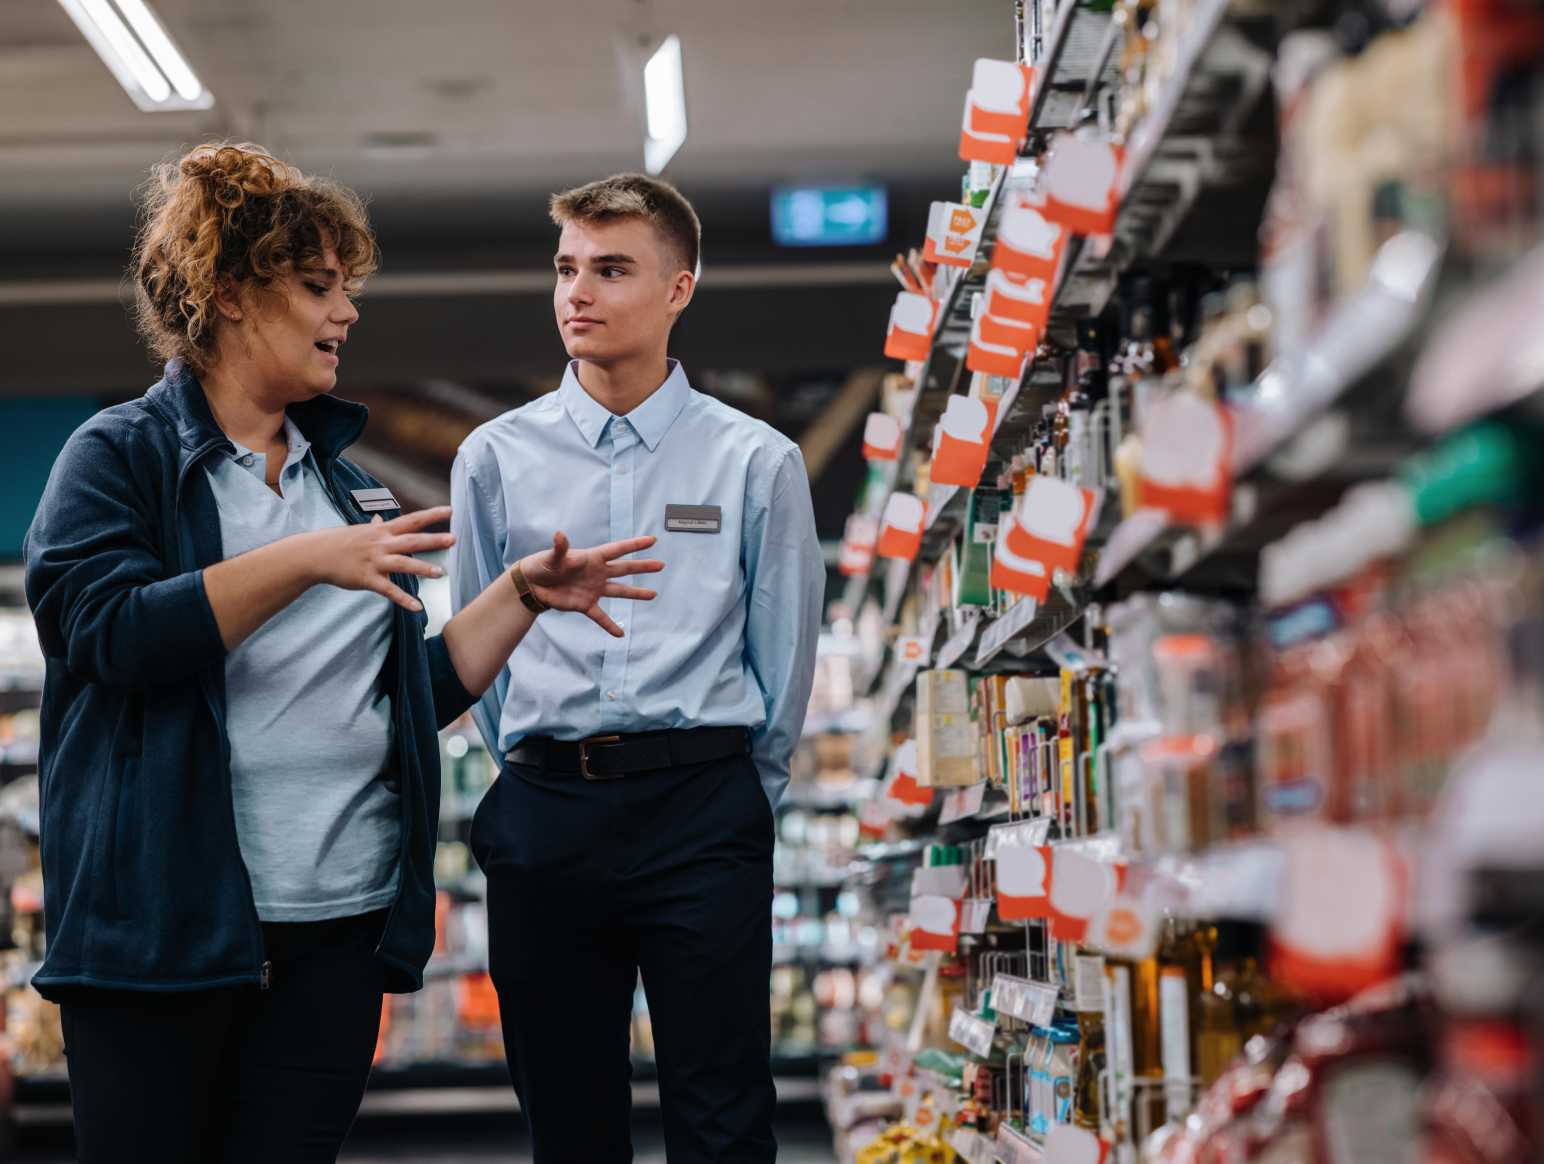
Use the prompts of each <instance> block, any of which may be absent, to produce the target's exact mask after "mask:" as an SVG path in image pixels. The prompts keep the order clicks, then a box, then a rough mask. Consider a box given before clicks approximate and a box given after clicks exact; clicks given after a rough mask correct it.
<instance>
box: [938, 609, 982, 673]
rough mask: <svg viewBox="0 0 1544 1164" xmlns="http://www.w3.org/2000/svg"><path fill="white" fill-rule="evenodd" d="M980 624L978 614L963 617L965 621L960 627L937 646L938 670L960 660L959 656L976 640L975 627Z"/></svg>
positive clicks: (944, 668) (946, 668)
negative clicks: (941, 644) (942, 643)
mask: <svg viewBox="0 0 1544 1164" xmlns="http://www.w3.org/2000/svg"><path fill="white" fill-rule="evenodd" d="M980 625H981V617H980V615H977V614H969V615H967V616H966V617H965V621H964V622H962V623H961V624H960V629H959V630H957V631H955V632H954V633H953V634H952V635H950V636H949V637H948V639H947V640H945V642H944V645H943V646H942V647H940V648H939V651H938V667H939V670H948V669H949V668H950V667H952V666H954V665H955V664H956V663H958V662H959V661H960V658H961V657H962V656H963V655H964V654H965V652H966V651H967V650H969V649H970V644H971V643H973V642H975V641H976V628H977V627H979V626H980Z"/></svg>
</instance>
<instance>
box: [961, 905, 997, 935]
mask: <svg viewBox="0 0 1544 1164" xmlns="http://www.w3.org/2000/svg"><path fill="white" fill-rule="evenodd" d="M991 918H992V899H991V898H990V897H967V898H966V899H965V901H964V904H963V905H962V906H961V907H960V933H962V934H984V933H986V924H987V922H988V921H990V920H991Z"/></svg>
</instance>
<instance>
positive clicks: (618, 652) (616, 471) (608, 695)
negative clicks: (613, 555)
mask: <svg viewBox="0 0 1544 1164" xmlns="http://www.w3.org/2000/svg"><path fill="white" fill-rule="evenodd" d="M637 444H638V437H637V435H636V434H635V433H633V431H632V430H631V428H630V427H629V426H628V425H627V424H626V422H625V421H619V420H615V421H612V422H611V474H610V477H611V481H610V487H611V528H610V536H609V538H608V539H607V540H609V541H619V540H621V539H622V538H626V537H631V536H632V529H633V477H634V476H635V474H633V473H631V472H629V471H628V470H629V468H630V467H631V466H630V464H629V462H631V460H632V458H633V450H634V449H635V448H636V447H637ZM622 605H623V604H622V601H621V600H620V599H615V598H605V599H602V600H601V609H602V610H604V611H605V612H606V613H607V614H609V615H611V617H612V619H613V620H615V621H616V622H618V623H620V622H621V621H622V611H621V609H620V608H621V606H622ZM626 671H627V640H626V639H625V638H623V639H612V638H608V639H607V642H606V655H605V663H604V666H603V672H604V675H603V679H604V682H603V683H602V685H601V689H602V692H603V695H602V705H603V707H602V712H601V714H602V716H603V717H606V716H608V715H609V713H608V712H607V711H606V710H605V707H604V705H606V704H615V703H616V702H617V701H618V699H619V698H620V695H621V692H622V684H623V680H624V678H625V677H626Z"/></svg>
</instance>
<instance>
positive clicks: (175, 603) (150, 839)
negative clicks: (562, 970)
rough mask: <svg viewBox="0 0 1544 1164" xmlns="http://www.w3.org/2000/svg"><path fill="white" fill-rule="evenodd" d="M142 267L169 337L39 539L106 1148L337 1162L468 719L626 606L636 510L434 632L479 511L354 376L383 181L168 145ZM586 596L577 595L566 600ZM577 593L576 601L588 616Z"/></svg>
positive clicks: (533, 564)
mask: <svg viewBox="0 0 1544 1164" xmlns="http://www.w3.org/2000/svg"><path fill="white" fill-rule="evenodd" d="M148 189H149V192H148V194H147V196H146V199H145V205H144V220H143V225H142V229H141V232H140V237H139V239H138V242H137V246H136V248H135V254H134V260H133V276H134V282H135V291H136V295H137V318H138V323H139V327H140V330H141V332H142V333H143V335H144V337H145V338H146V340H147V342H148V343H149V345H150V347H151V348H152V349H153V350H154V351H155V352H156V353H157V354H158V355H159V356H161V357H163V358H165V359H166V360H167V363H166V367H165V375H164V376H163V378H162V379H161V380H160V381H159V382H158V383H157V384H155V385H154V386H153V387H152V388H151V389H150V390H149V391H148V392H146V393H145V395H144V396H142V397H140V398H139V399H137V400H134V401H131V402H130V403H128V404H124V405H120V406H118V407H115V408H110V409H107V410H105V411H103V412H101V413H99V414H98V415H97V416H95V417H93V418H92V419H91V420H90V421H88V422H87V423H86V424H84V425H83V426H82V427H81V428H80V429H79V430H78V431H76V433H75V434H74V435H73V436H72V437H71V438H70V440H69V441H68V443H67V444H66V445H65V448H64V450H63V451H62V452H61V453H60V455H59V458H58V461H57V462H56V464H55V466H54V470H53V473H52V475H51V476H50V479H49V483H48V487H47V489H46V491H45V493H44V496H43V499H42V501H41V503H40V504H39V506H38V511H37V514H36V516H35V518H34V520H33V523H32V527H31V529H30V530H29V532H28V535H27V540H26V567H27V578H26V586H27V596H28V600H29V602H30V604H31V606H32V610H33V615H34V618H35V619H36V622H37V627H38V633H39V636H40V638H41V640H42V644H43V650H44V654H45V656H46V658H47V677H46V681H45V690H44V697H43V712H42V715H43V728H42V748H41V755H40V764H39V769H40V780H41V786H42V838H43V841H42V844H43V850H42V851H43V872H44V881H45V901H46V914H47V937H48V952H47V958H46V960H45V961H44V963H43V966H42V968H41V969H40V970H39V972H38V974H37V976H36V978H35V979H34V985H35V986H36V987H37V989H38V990H39V991H41V992H42V993H43V994H44V995H46V996H47V997H49V998H52V999H55V1000H57V1001H59V1002H60V1004H61V1006H62V1014H63V1021H64V1031H65V1041H66V1046H67V1050H68V1057H69V1074H70V1089H71V1100H72V1103H73V1105H74V1112H75V1129H76V1138H77V1147H78V1151H79V1158H80V1160H81V1161H82V1162H83V1164H102V1162H105V1161H113V1162H114V1164H122V1162H126V1161H141V1160H142V1161H155V1162H156V1164H176V1162H182V1161H185V1162H187V1164H195V1162H196V1164H209V1162H211V1161H223V1162H234V1161H249V1160H250V1161H258V1160H262V1161H285V1162H291V1161H331V1160H335V1159H336V1157H337V1153H338V1151H339V1148H340V1147H341V1145H342V1143H343V1140H344V1137H345V1136H346V1135H347V1132H348V1129H349V1126H350V1125H351V1123H352V1121H353V1118H354V1115H355V1113H356V1112H357V1110H358V1106H359V1101H360V1098H361V1096H362V1095H363V1092H364V1086H365V1081H366V1078H367V1076H368V1074H369V1069H370V1063H371V1059H372V1057H373V1052H374V1048H375V1044H376V1039H377V1034H378V1029H379V1022H380V1014H381V1000H382V994H383V992H389V991H395V992H401V991H411V990H416V989H418V988H419V987H420V986H421V985H422V980H423V968H424V964H425V962H426V961H427V960H428V957H429V953H430V950H431V949H432V947H433V945H434V876H433V860H434V844H435V834H436V831H437V829H436V825H437V821H438V816H439V753H438V745H437V740H436V732H437V730H438V729H439V728H440V727H442V726H443V725H445V724H446V723H448V722H449V721H450V720H452V719H454V718H455V717H456V716H458V715H460V714H461V713H462V712H463V711H464V710H466V708H467V707H468V706H470V704H471V703H472V701H473V700H474V698H476V697H477V696H478V695H480V694H481V693H482V692H483V691H484V690H485V689H486V688H487V687H488V685H489V683H490V682H491V681H492V679H493V677H494V675H495V673H496V672H497V671H498V670H499V669H500V668H501V667H502V666H503V665H504V663H505V662H506V661H507V659H508V658H509V656H510V653H511V652H512V651H514V649H515V648H516V646H517V645H518V644H519V643H520V641H521V639H522V638H523V637H524V635H525V633H526V631H527V630H528V629H529V628H530V626H531V624H532V622H533V620H534V619H535V618H536V617H537V615H538V614H539V613H541V612H542V611H544V610H547V609H549V608H554V609H556V610H559V611H571V612H578V613H583V614H586V615H588V617H590V618H591V619H593V620H594V621H596V622H597V623H599V624H600V625H601V626H602V627H603V628H604V629H605V630H606V631H607V632H609V633H611V634H613V635H618V636H620V635H621V633H622V632H621V630H620V628H619V627H617V626H616V624H615V623H614V622H613V621H612V620H611V619H610V618H608V617H607V616H606V615H605V613H603V612H602V611H601V609H600V607H599V605H598V603H599V600H600V599H601V598H603V597H617V598H633V599H648V598H652V597H653V592H652V591H648V590H643V589H639V588H636V587H633V586H629V585H626V584H624V583H623V582H622V581H621V579H624V578H625V577H626V576H629V575H634V574H642V573H652V572H655V571H657V570H659V569H661V568H662V566H661V564H660V563H659V562H656V561H639V560H629V561H626V562H621V561H618V560H617V559H619V558H620V557H622V556H623V555H625V554H630V553H634V552H636V551H639V550H643V549H645V548H647V547H648V546H649V545H651V544H652V543H653V539H652V538H635V539H632V540H630V541H623V542H615V543H612V544H610V545H606V546H600V547H598V548H595V549H589V550H573V549H570V548H569V546H568V544H567V541H566V539H564V537H563V535H562V534H557V535H555V536H554V539H553V546H552V548H551V549H550V550H546V551H544V552H542V553H538V554H533V555H531V556H530V557H529V558H526V559H524V560H523V561H522V562H520V563H519V564H517V565H516V566H515V567H514V568H513V569H511V570H510V571H509V572H508V573H509V575H510V577H509V578H507V579H506V578H501V579H499V581H498V583H497V584H495V585H492V586H489V587H488V588H487V589H486V590H485V591H484V592H483V593H482V595H481V596H480V597H479V598H478V599H476V600H475V601H474V602H473V603H471V604H470V605H469V606H467V607H466V608H465V609H464V610H462V611H461V612H460V613H459V614H458V615H457V616H456V617H455V618H453V619H452V620H451V621H450V622H449V623H448V624H447V625H446V627H445V629H444V632H443V634H441V635H436V636H434V637H430V638H426V637H425V633H424V622H425V616H424V614H423V608H422V605H421V604H420V602H419V601H418V599H417V597H416V594H417V589H418V579H419V578H420V577H435V576H438V575H439V573H440V571H439V570H438V569H437V568H435V567H432V566H430V565H428V564H427V563H425V562H422V561H420V560H418V559H417V558H415V557H414V556H413V555H415V554H418V553H422V552H424V551H429V550H437V549H442V548H444V547H446V546H448V545H449V544H450V543H451V541H452V538H451V536H450V535H448V534H443V533H435V532H431V531H432V530H433V529H434V527H436V526H439V525H441V524H443V523H444V522H445V521H446V520H447V518H448V516H449V510H448V509H444V508H442V509H430V510H424V511H422V512H419V513H411V514H405V515H404V514H400V512H399V511H398V507H397V503H396V501H395V500H394V499H392V497H391V494H390V492H389V491H388V490H387V489H385V488H383V487H382V486H381V484H380V482H378V481H376V480H374V479H372V478H371V477H370V476H369V475H368V474H366V473H365V472H363V471H362V470H361V469H359V468H358V467H357V466H356V465H353V464H351V463H350V462H349V461H348V460H347V459H346V458H345V457H344V455H343V454H344V452H345V450H346V449H347V448H348V447H349V445H350V444H352V443H353V442H354V441H355V440H356V439H357V438H358V437H359V435H360V432H361V431H362V430H363V428H364V425H365V417H366V412H365V409H364V408H363V407H361V406H359V405H357V404H352V403H349V402H347V401H343V400H339V399H335V398H334V397H333V396H332V395H331V393H332V391H333V388H334V386H335V384H336V382H337V369H338V364H339V359H340V355H339V353H340V349H341V348H342V347H343V344H344V342H345V341H346V340H347V338H348V334H349V330H350V328H352V326H353V325H354V324H355V323H356V322H357V321H358V319H359V310H358V308H357V307H356V305H355V303H354V298H353V297H354V295H355V293H357V291H358V289H359V288H360V286H361V285H362V284H363V282H364V281H365V279H366V278H367V277H368V276H369V275H370V274H371V272H372V271H374V269H375V267H376V262H377V255H376V246H375V241H374V238H373V236H372V234H371V231H370V227H369V223H368V221H367V218H366V215H365V211H364V207H363V205H362V204H361V203H360V201H359V199H358V198H357V197H356V196H355V195H354V194H353V193H351V192H350V191H348V190H346V189H344V188H342V187H340V186H337V185H334V184H331V183H328V182H324V181H320V180H317V179H314V178H308V177H306V176H304V175H302V174H301V173H299V172H298V171H297V170H295V169H294V168H292V167H290V166H288V165H285V164H284V163H282V162H280V161H279V160H277V159H276V158H274V157H273V156H271V155H270V154H268V153H267V152H265V151H263V150H261V149H259V148H258V147H256V146H251V145H223V144H216V145H206V146H200V147H199V148H197V149H194V150H192V151H191V152H189V153H188V154H187V155H186V156H185V157H183V158H182V159H181V161H180V162H179V163H177V164H176V165H173V166H166V167H163V168H161V169H159V170H158V171H157V173H156V176H155V180H154V182H153V183H152V184H151V185H150V187H149V188H148ZM549 617H552V616H549ZM557 617H569V616H563V615H560V616H557Z"/></svg>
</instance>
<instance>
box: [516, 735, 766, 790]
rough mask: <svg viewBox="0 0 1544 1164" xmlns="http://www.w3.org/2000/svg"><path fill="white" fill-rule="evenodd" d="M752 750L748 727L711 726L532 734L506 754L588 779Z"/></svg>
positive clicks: (519, 761) (610, 777)
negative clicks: (573, 735) (585, 735)
mask: <svg viewBox="0 0 1544 1164" xmlns="http://www.w3.org/2000/svg"><path fill="white" fill-rule="evenodd" d="M750 750H751V738H750V733H749V732H747V731H746V730H745V729H744V728H743V727H712V728H691V729H688V730H670V731H660V732H636V733H634V734H632V735H613V736H591V737H590V738H589V739H587V740H554V739H549V738H548V737H546V736H527V737H526V738H525V739H523V740H521V741H520V742H519V743H518V744H516V745H515V746H514V747H513V748H511V749H510V750H509V751H508V752H507V753H505V756H504V758H505V759H506V760H509V761H512V762H513V763H516V764H529V765H530V766H531V767H533V768H544V769H546V770H547V771H548V772H577V773H578V774H579V775H581V776H583V777H584V778H585V779H586V780H619V779H621V778H622V777H623V776H630V775H632V774H633V773H634V772H652V771H656V770H658V769H660V768H684V767H687V766H689V765H691V764H706V763H708V762H709V761H712V760H726V759H728V758H729V757H730V756H743V755H746V754H747V753H748V752H749V751H750Z"/></svg>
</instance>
